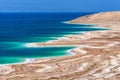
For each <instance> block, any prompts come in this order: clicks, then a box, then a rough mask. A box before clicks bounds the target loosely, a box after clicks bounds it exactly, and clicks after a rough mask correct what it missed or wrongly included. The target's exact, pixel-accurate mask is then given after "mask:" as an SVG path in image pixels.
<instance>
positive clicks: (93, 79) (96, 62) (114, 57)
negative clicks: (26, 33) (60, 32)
mask: <svg viewBox="0 0 120 80" xmlns="http://www.w3.org/2000/svg"><path fill="white" fill-rule="evenodd" d="M68 22H69V23H71V24H94V25H97V26H99V27H101V28H109V29H110V30H103V31H92V32H86V33H83V34H77V35H72V34H71V35H69V36H67V37H62V38H60V39H58V40H52V41H48V42H44V43H28V44H27V46H28V47H39V46H75V47H77V48H74V49H72V50H71V52H72V53H74V54H73V55H69V56H61V57H56V58H45V59H36V60H34V61H33V62H31V63H23V64H13V65H3V66H0V80H120V12H119V11H115V12H102V13H97V14H93V15H87V16H83V17H80V18H77V19H74V20H70V21H68Z"/></svg>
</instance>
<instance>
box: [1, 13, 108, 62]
mask: <svg viewBox="0 0 120 80" xmlns="http://www.w3.org/2000/svg"><path fill="white" fill-rule="evenodd" d="M88 14H91V13H0V64H6V63H16V62H21V61H23V60H24V59H26V58H42V57H51V56H52V57H53V56H64V55H66V54H67V53H66V51H67V50H69V49H72V48H73V47H42V48H28V47H26V46H25V44H26V43H31V42H45V41H48V40H55V39H57V38H59V37H63V36H65V35H69V34H80V33H83V32H86V31H95V30H106V29H102V28H94V27H93V25H82V24H81V25H78V24H66V23H63V22H65V21H68V20H71V19H74V18H77V17H79V16H83V15H88Z"/></svg>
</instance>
